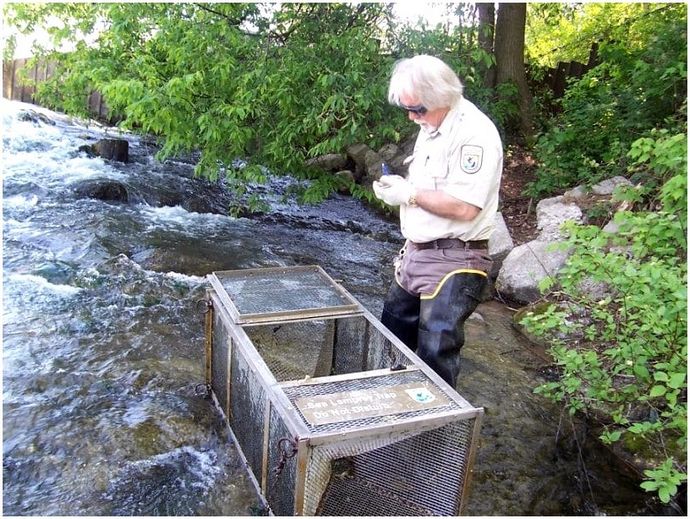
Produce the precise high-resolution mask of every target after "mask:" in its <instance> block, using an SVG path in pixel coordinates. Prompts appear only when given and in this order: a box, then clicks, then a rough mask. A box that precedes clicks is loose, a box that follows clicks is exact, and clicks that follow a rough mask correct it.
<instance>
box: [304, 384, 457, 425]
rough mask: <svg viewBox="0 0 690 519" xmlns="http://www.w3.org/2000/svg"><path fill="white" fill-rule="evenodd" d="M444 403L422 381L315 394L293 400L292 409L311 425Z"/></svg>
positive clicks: (432, 386) (441, 397) (446, 399)
mask: <svg viewBox="0 0 690 519" xmlns="http://www.w3.org/2000/svg"><path fill="white" fill-rule="evenodd" d="M446 404H448V398H447V397H446V396H445V395H444V394H443V393H441V391H440V390H439V389H438V388H437V387H435V386H434V385H432V384H427V383H425V382H414V383H410V384H401V385H397V386H388V387H385V386H384V387H377V388H370V389H363V390H357V391H346V392H343V393H332V394H328V395H316V396H310V397H306V398H299V399H297V400H295V406H297V408H298V409H299V410H300V412H301V413H302V416H304V419H305V420H306V421H307V422H308V423H309V424H311V425H323V424H328V423H337V422H348V421H352V420H359V419H362V418H371V417H374V416H387V415H392V414H399V413H405V412H410V411H418V410H421V409H431V408H434V407H440V406H443V405H446Z"/></svg>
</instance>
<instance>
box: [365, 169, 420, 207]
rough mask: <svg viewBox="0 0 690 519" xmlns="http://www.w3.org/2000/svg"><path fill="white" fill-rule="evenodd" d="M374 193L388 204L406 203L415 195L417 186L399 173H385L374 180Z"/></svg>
mask: <svg viewBox="0 0 690 519" xmlns="http://www.w3.org/2000/svg"><path fill="white" fill-rule="evenodd" d="M373 188H374V194H375V195H376V198H378V199H379V200H383V201H384V202H385V203H387V204H388V205H393V206H395V205H405V204H407V203H409V201H410V199H412V198H413V197H414V195H415V192H416V190H415V188H414V187H413V186H412V184H410V183H409V182H408V181H407V180H405V179H404V178H402V177H401V176H399V175H385V176H383V177H381V178H380V179H379V180H377V181H374V184H373Z"/></svg>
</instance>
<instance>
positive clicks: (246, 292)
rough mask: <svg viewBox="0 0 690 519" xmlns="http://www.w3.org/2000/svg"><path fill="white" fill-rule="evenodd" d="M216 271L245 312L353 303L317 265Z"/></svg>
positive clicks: (267, 311) (228, 292) (303, 308)
mask: <svg viewBox="0 0 690 519" xmlns="http://www.w3.org/2000/svg"><path fill="white" fill-rule="evenodd" d="M214 274H215V275H216V276H217V278H218V280H219V281H220V283H221V284H222V287H223V288H224V289H225V291H226V292H227V294H228V296H229V297H230V299H231V300H232V301H233V303H234V304H235V306H236V307H237V310H238V311H239V313H240V314H241V315H248V314H270V313H280V312H299V311H305V310H310V309H325V308H335V307H342V306H351V305H352V304H353V301H352V300H350V299H348V298H347V297H346V296H345V295H344V294H343V293H342V292H341V291H339V290H337V289H336V287H335V286H334V285H333V284H332V283H331V282H330V281H329V280H328V278H327V277H326V276H324V274H323V273H322V272H321V271H320V270H318V269H315V268H305V269H299V268H297V269H295V268H289V269H261V270H260V271H227V272H218V273H214Z"/></svg>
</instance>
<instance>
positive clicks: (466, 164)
mask: <svg viewBox="0 0 690 519" xmlns="http://www.w3.org/2000/svg"><path fill="white" fill-rule="evenodd" d="M483 157H484V149H483V148H482V147H481V146H474V145H472V144H466V145H465V146H463V147H462V150H461V153H460V167H461V168H462V170H463V171H464V172H465V173H469V174H470V175H471V174H473V173H476V172H477V171H479V170H480V169H481V167H482V158H483Z"/></svg>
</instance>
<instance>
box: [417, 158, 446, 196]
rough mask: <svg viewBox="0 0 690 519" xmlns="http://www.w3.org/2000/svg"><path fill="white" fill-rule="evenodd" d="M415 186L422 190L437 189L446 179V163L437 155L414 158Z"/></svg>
mask: <svg viewBox="0 0 690 519" xmlns="http://www.w3.org/2000/svg"><path fill="white" fill-rule="evenodd" d="M414 162H415V164H414V166H415V172H416V173H417V174H416V175H415V176H414V178H415V181H414V183H415V185H416V186H418V187H420V188H422V189H434V190H436V189H439V187H440V186H442V185H444V184H445V183H446V179H447V178H448V161H447V160H446V159H445V157H444V156H442V155H440V154H438V153H429V154H424V155H422V156H420V157H415V161H414Z"/></svg>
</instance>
